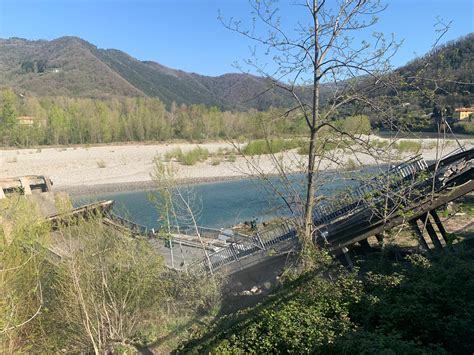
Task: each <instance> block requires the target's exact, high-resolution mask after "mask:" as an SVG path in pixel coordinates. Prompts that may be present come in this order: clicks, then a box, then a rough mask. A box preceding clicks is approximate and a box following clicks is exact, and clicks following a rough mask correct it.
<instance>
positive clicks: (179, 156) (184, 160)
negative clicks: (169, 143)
mask: <svg viewBox="0 0 474 355" xmlns="http://www.w3.org/2000/svg"><path fill="white" fill-rule="evenodd" d="M208 158H209V151H208V150H207V149H204V148H201V147H197V148H194V149H192V150H189V151H187V152H183V151H182V150H181V148H179V147H178V148H174V149H173V150H171V151H169V152H166V153H165V155H164V160H165V161H171V160H176V161H178V162H180V163H181V164H183V165H195V164H196V163H198V162H201V161H206V160H207V159H208Z"/></svg>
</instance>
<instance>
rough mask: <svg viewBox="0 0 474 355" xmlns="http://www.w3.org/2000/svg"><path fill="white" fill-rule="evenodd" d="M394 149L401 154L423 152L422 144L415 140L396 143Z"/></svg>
mask: <svg viewBox="0 0 474 355" xmlns="http://www.w3.org/2000/svg"><path fill="white" fill-rule="evenodd" d="M393 147H394V148H395V149H396V150H398V151H399V152H400V153H418V152H419V151H420V150H421V143H420V142H419V141H414V140H406V141H400V142H398V143H395V144H394V145H393Z"/></svg>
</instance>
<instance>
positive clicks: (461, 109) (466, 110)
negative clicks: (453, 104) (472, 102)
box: [454, 107, 474, 112]
mask: <svg viewBox="0 0 474 355" xmlns="http://www.w3.org/2000/svg"><path fill="white" fill-rule="evenodd" d="M454 111H456V112H474V107H458V108H456V109H454Z"/></svg>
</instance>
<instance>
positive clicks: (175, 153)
mask: <svg viewBox="0 0 474 355" xmlns="http://www.w3.org/2000/svg"><path fill="white" fill-rule="evenodd" d="M182 155H183V152H182V151H181V148H180V147H178V148H173V149H172V150H170V151H168V152H166V153H165V154H164V161H171V160H173V159H175V160H177V161H179V160H180V159H181V156H182Z"/></svg>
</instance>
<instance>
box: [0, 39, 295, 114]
mask: <svg viewBox="0 0 474 355" xmlns="http://www.w3.org/2000/svg"><path fill="white" fill-rule="evenodd" d="M40 64H41V65H40ZM0 74H1V77H3V78H4V80H1V79H0V85H2V86H10V87H13V88H14V89H16V90H20V91H24V92H26V93H32V94H35V95H42V96H43V95H50V96H73V97H74V96H78V97H98V98H100V97H106V96H132V97H135V96H149V97H158V98H160V99H161V100H162V101H163V102H165V103H166V104H170V103H171V102H176V103H177V104H204V105H207V106H218V107H220V108H222V109H234V110H246V109H249V108H256V109H259V110H264V109H267V108H268V107H270V106H285V105H287V104H288V103H289V100H290V98H289V97H287V96H288V95H286V93H285V92H284V91H283V90H280V91H276V92H274V93H271V94H270V93H266V94H264V95H259V94H260V93H261V92H263V91H265V89H266V87H267V81H266V79H264V78H261V77H257V76H253V75H250V74H240V73H226V74H223V75H220V76H216V77H212V76H205V75H200V74H196V73H188V72H185V71H182V70H177V69H172V68H168V67H166V66H164V65H162V64H160V63H158V62H155V61H149V60H147V61H140V60H138V59H136V58H134V57H132V56H130V55H129V54H127V53H125V52H123V51H121V50H118V49H101V48H98V47H96V46H95V45H93V44H91V43H89V42H87V41H85V40H83V39H81V38H79V37H73V36H64V37H60V38H57V39H54V40H51V41H47V40H35V41H30V40H26V39H20V38H9V39H0ZM285 96H286V97H285ZM254 97H256V98H255V99H254Z"/></svg>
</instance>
